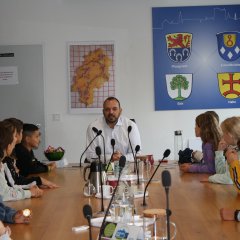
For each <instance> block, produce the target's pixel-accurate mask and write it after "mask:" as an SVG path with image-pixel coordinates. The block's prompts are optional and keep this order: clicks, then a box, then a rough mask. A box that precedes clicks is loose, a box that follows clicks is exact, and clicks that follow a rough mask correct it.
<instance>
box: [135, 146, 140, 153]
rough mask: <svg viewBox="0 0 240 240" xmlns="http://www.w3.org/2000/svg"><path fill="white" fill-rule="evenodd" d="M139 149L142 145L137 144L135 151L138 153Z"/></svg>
mask: <svg viewBox="0 0 240 240" xmlns="http://www.w3.org/2000/svg"><path fill="white" fill-rule="evenodd" d="M139 150H140V146H139V145H137V146H136V147H135V152H136V153H137V152H139Z"/></svg>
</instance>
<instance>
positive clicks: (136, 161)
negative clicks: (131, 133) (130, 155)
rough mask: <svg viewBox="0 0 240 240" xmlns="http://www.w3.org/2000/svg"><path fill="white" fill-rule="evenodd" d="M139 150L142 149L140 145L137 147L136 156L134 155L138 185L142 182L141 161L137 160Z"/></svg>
mask: <svg viewBox="0 0 240 240" xmlns="http://www.w3.org/2000/svg"><path fill="white" fill-rule="evenodd" d="M139 150H140V146H139V145H137V146H136V148H135V156H134V162H135V164H136V170H137V185H139V184H140V180H139V162H138V160H137V153H138V151H139Z"/></svg>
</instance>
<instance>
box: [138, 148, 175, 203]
mask: <svg viewBox="0 0 240 240" xmlns="http://www.w3.org/2000/svg"><path fill="white" fill-rule="evenodd" d="M170 153H171V151H170V149H166V150H165V152H164V153H163V158H162V160H161V161H159V164H158V166H157V167H156V169H155V171H154V172H153V175H152V176H151V178H150V179H149V181H148V183H147V185H146V187H145V189H144V195H143V203H142V205H143V206H147V204H146V196H145V195H146V191H147V188H148V185H149V184H150V182H151V181H152V179H153V177H154V175H155V174H156V172H157V170H158V168H159V167H160V165H161V163H162V162H163V160H164V159H165V158H166V157H168V156H169V155H170Z"/></svg>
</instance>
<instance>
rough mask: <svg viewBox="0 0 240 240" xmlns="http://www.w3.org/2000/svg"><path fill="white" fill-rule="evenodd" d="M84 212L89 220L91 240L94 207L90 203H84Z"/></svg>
mask: <svg viewBox="0 0 240 240" xmlns="http://www.w3.org/2000/svg"><path fill="white" fill-rule="evenodd" d="M83 214H84V217H85V218H86V219H87V221H88V226H89V231H88V232H89V240H92V225H91V218H92V208H91V206H90V205H88V204H87V205H84V206H83Z"/></svg>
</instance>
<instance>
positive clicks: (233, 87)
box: [218, 72, 240, 99]
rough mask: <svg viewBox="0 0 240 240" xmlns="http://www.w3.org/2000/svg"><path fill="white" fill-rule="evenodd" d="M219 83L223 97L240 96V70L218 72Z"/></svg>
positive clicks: (232, 97)
mask: <svg viewBox="0 0 240 240" xmlns="http://www.w3.org/2000/svg"><path fill="white" fill-rule="evenodd" d="M218 85H219V90H220V92H221V94H222V96H223V97H225V98H228V99H234V98H238V97H240V72H235V73H233V72H231V73H218Z"/></svg>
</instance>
